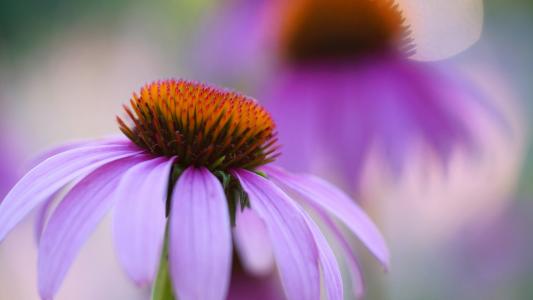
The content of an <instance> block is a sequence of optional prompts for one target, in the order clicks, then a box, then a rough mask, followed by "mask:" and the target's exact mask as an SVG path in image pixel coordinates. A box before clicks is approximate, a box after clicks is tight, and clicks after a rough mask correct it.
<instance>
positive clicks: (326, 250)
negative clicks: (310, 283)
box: [306, 216, 344, 300]
mask: <svg viewBox="0 0 533 300" xmlns="http://www.w3.org/2000/svg"><path fill="white" fill-rule="evenodd" d="M306 221H307V224H308V226H309V229H311V232H312V233H313V237H314V238H315V242H316V245H317V248H318V254H319V260H320V266H321V267H322V276H323V278H324V286H325V288H326V292H327V295H328V299H329V300H336V299H338V300H341V299H344V294H343V293H344V288H343V285H342V276H341V271H340V269H339V264H338V263H337V258H336V257H335V254H334V253H333V251H332V250H331V247H330V245H329V243H328V241H327V240H326V238H325V237H324V235H323V234H322V232H321V231H320V229H319V228H318V226H317V225H316V224H315V222H314V221H313V220H311V218H310V217H308V216H306Z"/></svg>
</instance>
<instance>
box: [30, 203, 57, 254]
mask: <svg viewBox="0 0 533 300" xmlns="http://www.w3.org/2000/svg"><path fill="white" fill-rule="evenodd" d="M55 198H56V194H54V195H52V196H51V197H50V198H49V199H48V200H46V201H44V203H42V204H41V205H40V206H39V208H38V209H37V215H36V216H35V223H34V225H33V231H34V235H35V242H36V243H37V245H39V243H40V242H41V235H42V233H43V231H44V226H45V224H46V220H47V219H48V217H49V216H50V211H51V210H52V206H53V204H54V199H55Z"/></svg>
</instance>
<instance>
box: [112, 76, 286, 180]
mask: <svg viewBox="0 0 533 300" xmlns="http://www.w3.org/2000/svg"><path fill="white" fill-rule="evenodd" d="M124 109H125V110H126V113H127V116H128V117H129V119H130V120H131V122H130V125H128V124H127V123H126V122H124V121H123V120H122V119H121V118H120V117H117V120H118V123H119V126H120V130H121V131H122V132H123V133H124V134H125V135H126V136H127V137H128V138H129V139H130V140H131V141H132V142H133V143H135V144H136V145H138V146H139V147H141V148H144V149H146V150H147V151H150V152H151V153H153V154H155V155H162V156H177V157H178V159H177V163H178V165H179V166H181V167H183V168H185V167H188V166H204V167H207V168H209V169H210V170H220V171H226V170H228V169H230V168H246V169H254V168H256V167H258V166H261V165H264V164H267V163H269V162H272V161H273V160H274V159H275V158H276V157H277V156H278V152H277V149H278V146H277V144H276V141H277V139H276V132H275V124H274V122H273V121H272V119H271V117H270V115H269V114H268V113H267V112H266V111H265V110H264V109H263V108H262V107H261V106H259V105H258V104H257V103H256V102H255V101H254V100H252V99H250V98H247V97H245V96H243V95H240V94H238V93H235V92H231V91H226V90H221V89H217V88H214V87H210V86H206V85H204V84H200V83H195V82H189V81H184V80H167V81H159V82H154V83H151V84H148V85H146V86H144V87H143V88H142V89H141V91H140V94H139V95H137V94H135V93H134V94H133V96H132V98H131V100H130V107H128V106H126V105H125V106H124Z"/></svg>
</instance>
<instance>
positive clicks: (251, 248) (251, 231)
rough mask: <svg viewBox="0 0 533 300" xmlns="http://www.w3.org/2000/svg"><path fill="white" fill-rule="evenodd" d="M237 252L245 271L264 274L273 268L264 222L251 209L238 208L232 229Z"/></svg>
mask: <svg viewBox="0 0 533 300" xmlns="http://www.w3.org/2000/svg"><path fill="white" fill-rule="evenodd" d="M233 237H234V240H235V246H236V247H237V250H238V251H237V252H238V253H239V257H240V258H241V261H242V263H243V265H244V268H245V269H246V271H247V272H249V273H251V274H254V275H257V276H264V275H267V274H269V273H271V272H272V270H273V269H274V254H273V253H272V245H271V242H270V238H269V236H268V231H267V228H266V227H265V223H264V222H263V221H262V220H261V219H260V218H259V217H258V216H257V215H256V213H255V212H254V211H252V210H251V209H244V210H242V211H241V210H238V211H237V216H236V222H235V228H234V229H233Z"/></svg>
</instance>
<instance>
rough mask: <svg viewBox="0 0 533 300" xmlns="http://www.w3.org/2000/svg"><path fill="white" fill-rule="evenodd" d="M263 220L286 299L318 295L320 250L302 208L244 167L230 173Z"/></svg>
mask: <svg viewBox="0 0 533 300" xmlns="http://www.w3.org/2000/svg"><path fill="white" fill-rule="evenodd" d="M233 174H234V175H235V176H236V177H237V178H238V180H239V181H240V183H241V185H242V187H243V189H244V190H245V191H246V193H247V194H248V196H249V197H250V204H251V207H252V209H253V210H254V211H255V212H256V213H257V215H258V216H259V217H260V218H261V219H262V220H263V221H264V222H265V225H266V226H267V229H268V231H269V233H270V238H271V240H272V247H273V249H274V256H275V258H276V262H277V266H278V270H279V273H280V276H281V279H282V283H283V287H284V289H285V293H286V295H287V297H288V299H291V300H292V299H303V300H306V299H317V297H318V296H317V295H320V272H319V267H318V260H319V253H318V249H317V246H316V244H315V241H314V238H313V234H312V232H311V230H310V229H309V227H308V225H307V223H306V220H305V217H304V215H303V214H304V212H303V211H302V210H301V209H300V208H299V207H297V206H296V204H295V203H294V202H293V201H292V200H291V199H290V198H289V197H288V196H287V195H286V194H285V193H284V192H283V191H282V190H281V189H279V188H278V187H277V186H275V185H274V184H273V183H271V182H270V181H268V180H267V179H265V178H263V177H261V176H259V175H257V174H254V173H252V172H249V171H246V170H237V171H234V173H233Z"/></svg>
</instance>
